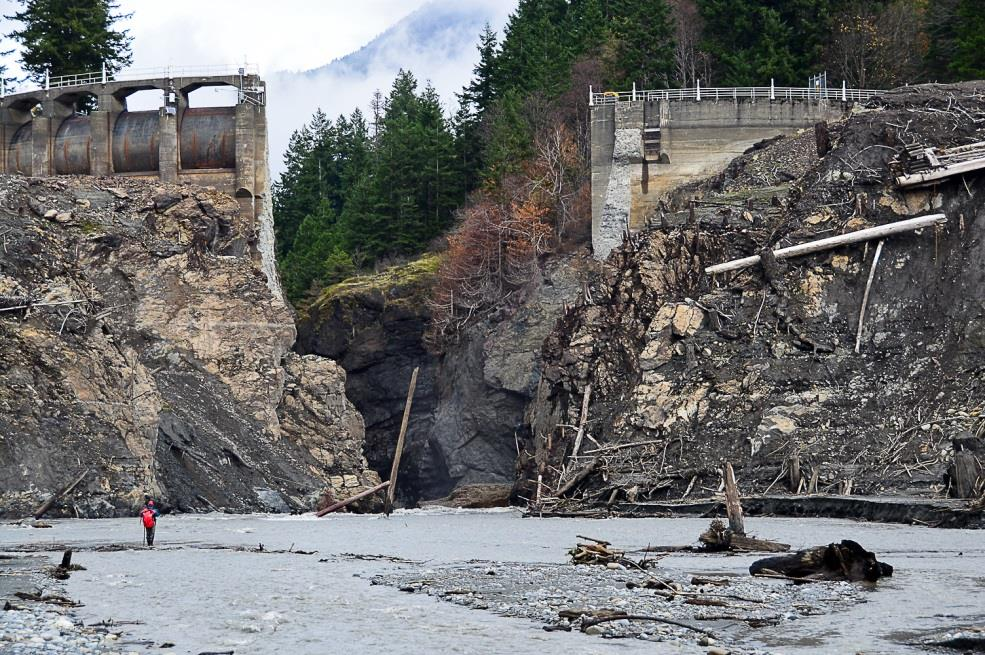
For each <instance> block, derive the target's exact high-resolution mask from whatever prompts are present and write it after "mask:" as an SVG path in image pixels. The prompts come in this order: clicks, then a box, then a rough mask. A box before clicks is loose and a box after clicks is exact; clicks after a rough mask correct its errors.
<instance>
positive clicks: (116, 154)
mask: <svg viewBox="0 0 985 655" xmlns="http://www.w3.org/2000/svg"><path fill="white" fill-rule="evenodd" d="M160 142H161V119H160V117H159V114H158V112H157V111H125V112H123V113H121V114H120V115H119V117H118V118H117V119H116V124H115V125H113V170H114V171H116V172H117V173H153V172H157V170H158V169H159V168H160V166H159V162H160V153H159V151H158V145H159V144H160Z"/></svg>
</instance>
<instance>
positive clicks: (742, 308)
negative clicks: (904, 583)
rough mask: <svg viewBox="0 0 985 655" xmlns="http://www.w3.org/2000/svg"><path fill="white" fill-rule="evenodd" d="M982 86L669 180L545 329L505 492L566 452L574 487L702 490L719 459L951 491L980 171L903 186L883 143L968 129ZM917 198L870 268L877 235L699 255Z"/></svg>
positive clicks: (969, 422) (798, 484) (850, 481)
mask: <svg viewBox="0 0 985 655" xmlns="http://www.w3.org/2000/svg"><path fill="white" fill-rule="evenodd" d="M983 97H985V96H983V95H982V91H981V89H980V88H977V87H974V86H973V85H964V86H955V87H928V88H910V89H907V90H900V91H898V92H894V93H890V94H887V95H886V96H885V97H883V98H881V99H879V100H877V101H875V102H873V103H871V105H870V106H869V107H868V108H866V109H863V110H861V111H858V112H856V113H855V115H853V116H852V117H851V118H850V119H848V120H847V121H846V122H844V123H840V124H838V125H833V126H831V136H832V138H833V140H834V147H833V150H832V151H831V152H828V153H826V154H825V155H824V156H823V157H821V158H818V157H817V152H816V150H815V148H814V134H813V133H808V134H804V135H803V136H801V137H799V138H794V139H783V140H779V141H776V142H774V143H772V144H770V145H769V146H768V147H766V148H764V149H760V150H758V151H755V152H751V153H749V154H747V155H746V156H744V157H742V158H740V159H739V160H737V161H736V162H735V163H734V164H733V165H732V166H731V167H730V169H729V170H728V171H727V172H726V173H725V174H724V175H722V176H720V177H718V178H717V179H715V180H712V181H710V182H707V183H704V184H701V185H698V186H695V187H692V188H689V189H686V190H684V191H682V192H680V193H679V194H678V195H677V197H676V199H675V201H676V205H675V206H674V207H672V208H671V209H675V208H676V209H680V210H683V211H676V212H675V211H670V212H668V213H666V214H665V215H663V216H655V217H652V222H653V223H654V224H660V225H661V227H660V228H659V229H654V230H653V231H650V232H648V233H645V234H643V235H640V236H639V238H634V239H633V240H632V241H631V242H630V243H627V244H624V246H623V247H622V248H621V249H619V250H617V251H616V252H615V253H614V254H613V256H612V257H610V259H609V261H608V262H607V266H606V269H605V270H604V273H603V274H602V275H601V276H599V277H598V278H597V279H595V281H594V282H593V284H592V292H591V297H592V300H593V301H592V302H585V303H582V304H581V305H580V306H579V307H577V308H575V309H574V310H572V311H571V312H569V313H568V314H566V315H565V316H564V318H563V319H562V320H561V321H560V322H559V325H558V329H557V330H555V331H554V333H553V334H551V335H550V337H549V338H548V340H547V343H546V346H545V352H544V374H543V383H542V384H541V385H540V387H539V389H538V392H537V398H536V400H535V401H534V402H533V403H531V405H530V407H529V410H528V424H529V426H530V430H531V433H532V436H533V438H534V440H535V444H536V452H535V453H533V454H532V455H531V456H530V457H528V458H525V461H524V462H523V463H522V465H523V469H524V473H523V475H522V476H521V480H520V483H519V486H518V488H517V492H518V493H519V494H521V495H526V496H528V497H529V496H531V495H532V494H534V493H535V489H534V485H535V482H534V481H535V480H536V479H537V476H538V474H539V475H541V476H542V479H543V482H544V487H543V488H542V492H543V493H544V494H545V495H547V496H551V495H553V494H554V493H555V492H557V491H558V490H559V488H563V487H565V486H566V483H568V482H570V481H572V480H574V479H575V478H579V476H578V475H577V474H578V473H582V474H584V475H583V476H582V477H580V478H579V480H581V481H580V482H577V483H575V484H573V485H572V486H569V487H568V488H567V489H566V490H565V495H566V496H568V497H572V496H573V497H575V498H576V499H577V500H579V501H580V502H583V503H604V502H608V501H611V500H614V499H627V498H628V499H629V500H645V499H648V498H653V499H668V498H669V499H678V498H681V497H682V496H685V495H689V494H693V495H707V494H708V493H709V492H713V491H714V490H715V489H716V488H717V487H718V484H719V481H720V470H719V467H720V465H721V463H722V462H723V461H731V462H732V463H734V464H736V465H737V466H738V467H739V468H740V472H739V476H740V478H741V479H740V485H741V487H742V489H743V491H747V492H753V491H764V490H766V489H771V490H772V491H774V492H775V491H777V490H779V489H787V488H790V490H792V491H797V490H800V491H806V490H808V489H810V490H814V489H816V490H818V491H822V492H823V491H827V492H832V493H883V492H888V491H894V492H910V493H922V494H944V493H947V492H948V480H947V477H946V469H947V466H948V464H949V462H950V461H951V459H952V457H953V455H954V450H955V448H959V449H960V448H968V447H969V444H972V442H980V441H981V440H980V438H979V437H980V435H981V434H982V431H983V429H985V423H983V419H982V418H981V417H980V413H981V411H982V405H981V394H982V391H983V386H985V380H983V378H982V370H983V366H985V350H983V346H985V331H983V330H985V246H983V243H985V201H983V198H985V179H983V176H982V175H981V174H980V173H979V174H972V175H966V176H965V177H964V178H961V177H958V178H954V179H951V180H948V181H945V182H941V183H940V184H937V185H934V186H932V187H929V188H924V189H920V190H916V191H897V190H895V189H894V188H893V187H892V184H891V178H890V175H889V172H888V170H887V163H888V161H889V160H890V159H891V158H893V157H894V156H895V155H896V153H897V152H899V151H900V150H902V147H903V146H904V145H910V144H914V143H920V144H925V145H928V146H930V145H934V146H950V145H957V144H963V143H969V142H973V141H982V140H983V137H985V134H983V131H982V128H981V118H982V117H983V116H985V101H983ZM791 174H792V175H791ZM793 176H795V179H793V180H791V179H790V178H791V177H793ZM693 198H698V199H700V200H702V201H704V203H705V204H702V203H698V204H695V205H691V206H690V207H688V205H689V202H690V201H691V200H692V199H693ZM930 212H944V213H946V215H947V217H948V221H947V224H946V226H944V227H942V228H940V229H936V230H935V229H933V228H927V229H924V230H923V231H921V232H919V233H907V234H902V235H898V236H893V237H890V238H888V239H886V240H885V242H884V245H883V248H882V252H881V258H880V259H879V262H878V265H877V266H876V267H875V270H874V274H873V273H870V271H871V270H872V268H873V265H874V264H873V258H874V253H875V249H876V243H875V242H872V243H869V244H859V245H853V246H846V247H841V248H837V249H834V250H829V251H825V252H821V253H818V254H815V255H811V256H806V257H800V258H797V259H791V260H785V261H779V262H778V261H776V260H775V259H771V258H768V257H767V258H764V262H763V264H762V265H761V266H755V267H752V268H748V269H745V270H743V271H740V272H735V273H728V274H721V275H719V276H717V277H712V276H709V275H706V274H705V273H704V272H703V271H704V268H705V267H706V266H709V265H712V264H717V263H721V262H725V261H729V260H731V259H735V258H739V257H744V256H748V255H751V254H757V253H759V252H760V251H762V250H763V249H764V248H765V247H767V246H770V247H780V246H785V245H790V244H792V243H797V242H803V241H810V240H814V239H820V238H822V237H825V236H831V235H833V234H840V233H844V232H849V231H853V230H858V229H861V228H864V227H869V226H874V225H881V224H884V223H889V222H892V221H896V220H900V219H903V218H908V217H912V216H918V215H923V214H927V213H930ZM870 274H872V275H874V277H873V278H872V279H873V283H872V287H871V294H870V296H869V301H868V309H867V313H866V316H865V320H864V323H863V324H862V326H861V342H860V348H859V350H860V352H857V353H856V352H855V345H856V343H855V342H856V334H857V331H858V329H859V310H860V306H861V303H862V298H863V294H864V290H865V286H866V282H867V280H868V279H869V276H870ZM589 385H591V390H592V393H591V397H590V404H589V407H588V415H587V416H588V420H587V422H586V424H585V425H586V433H587V437H586V438H585V439H584V440H583V443H582V445H581V448H580V450H579V452H578V453H574V452H573V449H574V441H575V439H574V436H575V434H576V429H574V428H573V427H572V426H577V425H578V424H579V420H580V416H581V405H582V400H583V398H584V397H585V394H586V393H587V390H588V388H589ZM979 445H980V443H979ZM972 450H974V448H972ZM797 467H799V475H796V474H795V473H794V469H795V468H797Z"/></svg>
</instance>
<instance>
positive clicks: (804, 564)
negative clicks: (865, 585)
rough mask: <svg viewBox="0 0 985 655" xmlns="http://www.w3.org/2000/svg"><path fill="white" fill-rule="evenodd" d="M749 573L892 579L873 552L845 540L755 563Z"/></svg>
mask: <svg viewBox="0 0 985 655" xmlns="http://www.w3.org/2000/svg"><path fill="white" fill-rule="evenodd" d="M749 573H751V574H752V575H762V576H765V577H777V576H780V577H786V578H805V579H809V580H848V581H852V582H857V581H862V580H865V581H868V582H875V581H876V580H878V579H879V578H882V577H888V576H891V575H892V574H893V567H892V566H890V565H889V564H886V563H885V562H880V561H878V560H877V559H876V556H875V553H870V552H869V551H867V550H865V549H864V548H862V546H860V545H859V544H858V543H856V542H854V541H850V540H848V539H845V540H844V541H842V542H841V543H838V544H828V545H827V546H817V547H815V548H810V549H807V550H801V551H797V552H796V553H793V554H791V555H782V556H779V557H767V558H765V559H761V560H757V561H755V562H753V563H752V565H751V566H750V567H749Z"/></svg>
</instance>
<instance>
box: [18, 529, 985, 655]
mask: <svg viewBox="0 0 985 655" xmlns="http://www.w3.org/2000/svg"><path fill="white" fill-rule="evenodd" d="M51 523H53V524H54V527H52V528H51V529H29V528H23V527H14V526H11V525H0V551H4V550H17V549H21V548H23V547H24V546H25V545H28V544H38V545H46V546H50V549H51V550H52V551H59V550H60V549H61V547H62V546H63V545H65V546H70V547H73V548H75V549H76V554H75V560H74V561H75V562H76V563H78V564H81V565H83V566H85V567H86V570H85V571H79V572H76V573H74V574H73V575H72V577H71V579H70V580H69V581H68V583H67V592H68V594H69V595H70V596H71V597H72V598H74V599H76V600H78V601H81V602H82V603H84V606H83V607H81V608H79V609H78V610H76V611H77V616H79V617H81V618H82V619H84V620H85V621H86V622H87V623H94V622H97V621H103V620H110V619H112V620H114V621H117V622H129V621H136V622H140V623H136V624H127V625H126V626H125V629H126V630H127V633H126V634H125V635H124V637H123V639H122V643H121V645H120V647H121V649H122V650H123V652H139V653H164V652H169V653H175V654H178V653H180V654H186V653H191V654H197V653H200V652H203V651H220V652H221V651H230V650H231V651H234V653H235V655H258V654H268V653H269V654H274V653H285V654H286V653H290V654H294V655H326V654H331V653H347V654H348V653H384V652H385V653H393V654H397V653H509V654H511V655H515V654H518V653H537V654H539V655H553V654H557V655H572V654H574V653H658V654H659V653H706V652H707V651H708V648H707V647H706V646H705V647H702V646H699V645H698V643H697V641H696V640H695V641H691V642H689V643H659V642H656V643H655V642H652V641H644V640H639V639H603V638H601V637H598V636H592V635H586V634H581V633H579V632H578V631H577V630H575V631H573V632H545V631H544V630H543V629H542V628H543V624H542V623H536V622H533V621H530V620H527V619H520V618H506V617H502V616H499V615H497V614H495V613H493V612H491V611H484V610H473V609H467V608H465V607H461V606H459V605H456V604H453V603H449V602H443V601H441V600H438V599H437V598H434V597H431V596H428V595H425V594H409V593H402V592H401V591H398V590H397V589H395V588H394V587H392V586H386V585H371V584H370V580H371V579H372V578H373V577H374V576H376V575H381V574H388V573H392V572H394V571H404V572H408V571H415V570H420V571H421V574H422V576H425V575H426V574H427V571H428V570H432V569H434V568H440V567H444V566H449V565H455V564H459V563H464V562H469V561H473V560H477V561H488V562H495V563H514V562H515V563H544V564H556V565H563V564H565V562H566V561H567V558H566V550H567V549H568V548H570V547H572V546H573V545H574V544H575V543H576V542H577V541H579V539H578V538H577V536H576V535H588V536H592V537H598V538H602V539H606V540H608V541H610V542H612V543H613V544H614V545H616V546H619V547H621V548H627V549H628V548H640V547H644V546H646V545H648V544H661V545H663V544H687V543H693V542H694V541H695V540H696V537H697V535H698V534H699V533H700V532H701V531H702V530H704V529H705V528H706V527H707V525H708V521H707V520H705V519H608V520H581V519H524V518H521V516H520V514H519V513H518V512H516V511H512V510H498V511H450V510H445V511H434V510H426V511H416V510H415V511H406V512H404V511H398V512H397V513H395V514H394V515H392V516H391V517H389V518H384V517H382V516H375V515H374V516H357V515H332V516H329V517H326V518H322V519H316V518H313V517H312V516H310V515H308V516H291V517H288V516H257V515H252V516H230V515H221V514H213V515H188V516H164V517H162V518H161V520H160V523H159V525H158V530H157V547H156V548H155V549H153V550H149V549H145V548H144V547H143V546H142V545H141V538H142V532H141V527H140V524H139V521H138V519H136V518H134V519H128V520H124V519H113V520H55V521H51ZM747 529H748V530H749V531H750V532H751V533H753V534H756V535H758V536H762V537H765V538H769V539H775V540H779V541H783V542H786V543H790V544H791V545H792V546H793V548H794V549H797V548H804V547H809V546H815V545H820V544H827V543H829V542H832V541H840V540H841V539H853V540H855V541H858V542H859V543H861V544H862V545H863V546H864V547H865V548H867V549H868V550H871V551H873V552H875V553H876V554H877V555H878V557H879V559H880V560H881V561H885V562H888V563H890V564H892V565H893V566H894V567H895V574H894V576H893V577H892V578H888V579H883V580H880V581H879V583H878V585H877V586H875V587H874V588H872V589H866V590H864V592H863V601H862V602H859V603H853V604H852V605H851V606H849V607H847V608H846V609H841V610H837V611H834V612H832V613H828V614H825V615H821V616H807V617H798V618H796V619H794V620H789V621H783V622H781V623H780V624H779V625H774V626H767V627H764V628H761V629H759V630H757V631H755V632H754V636H753V637H751V639H752V641H750V638H749V637H746V638H745V639H744V640H743V643H742V645H743V647H745V648H747V649H748V648H754V649H756V650H761V651H762V652H771V653H856V652H864V653H866V654H867V655H868V654H873V653H894V654H897V653H926V652H928V651H927V650H924V649H922V648H918V647H916V646H910V645H907V644H908V643H911V642H914V641H915V640H917V639H918V638H919V637H921V636H922V635H924V634H925V633H928V632H932V631H943V630H950V629H953V628H957V627H960V626H967V625H975V624H977V625H982V623H983V621H985V539H983V537H985V533H982V532H980V531H978V532H976V531H971V530H935V529H930V528H923V527H913V526H901V525H881V524H868V523H853V522H849V521H833V520H804V519H747ZM114 544H115V545H124V546H128V548H126V549H123V550H106V549H105V547H108V546H111V545H114ZM259 544H263V548H264V550H267V551H269V550H280V549H283V550H287V549H291V550H299V549H300V550H305V551H317V553H316V554H313V555H297V554H294V553H284V554H271V553H267V552H264V553H259V552H249V551H245V550H244V551H238V550H231V549H230V547H231V548H235V547H245V548H250V549H253V548H258V547H259ZM129 546H132V548H129ZM211 547H223V548H221V549H220V548H211ZM100 549H103V550H100ZM370 555H384V556H389V557H391V558H399V559H396V560H395V559H362V557H365V556H370ZM52 557H57V554H56V553H55V552H53V554H52ZM755 559H757V556H754V555H751V556H745V555H743V556H727V555H693V554H687V555H674V556H670V557H666V558H665V559H663V560H662V561H661V562H660V565H659V567H657V568H656V569H654V571H655V572H657V573H659V572H660V571H661V570H663V571H664V572H676V573H687V574H707V573H714V574H732V575H744V574H746V575H747V571H748V566H749V564H750V563H751V562H752V561H753V560H755ZM400 560H409V561H400ZM128 642H129V645H128ZM151 642H153V644H154V645H153V646H150V643H151ZM165 642H169V643H172V644H174V645H173V646H172V647H168V648H165V649H161V648H160V647H159V645H160V644H161V643H165ZM141 644H143V645H141Z"/></svg>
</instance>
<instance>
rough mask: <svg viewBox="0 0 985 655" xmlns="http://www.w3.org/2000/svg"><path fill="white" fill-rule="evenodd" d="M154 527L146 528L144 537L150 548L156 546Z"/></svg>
mask: <svg viewBox="0 0 985 655" xmlns="http://www.w3.org/2000/svg"><path fill="white" fill-rule="evenodd" d="M154 527H155V526H153V525H152V526H151V527H149V528H144V537H145V538H146V541H147V545H148V546H153V545H154Z"/></svg>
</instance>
